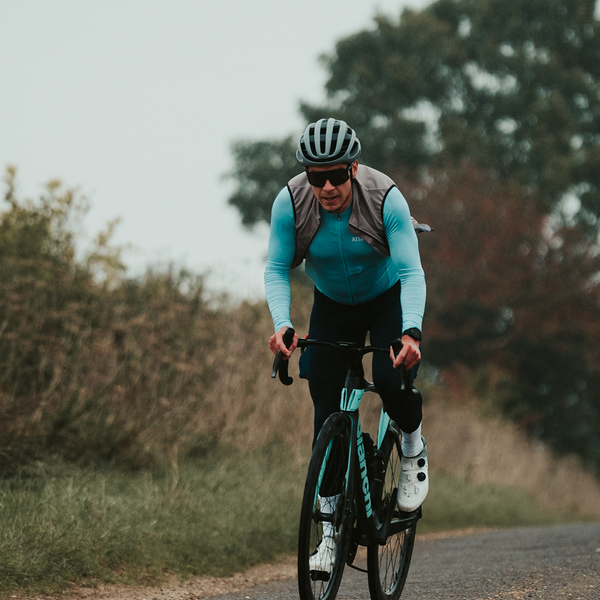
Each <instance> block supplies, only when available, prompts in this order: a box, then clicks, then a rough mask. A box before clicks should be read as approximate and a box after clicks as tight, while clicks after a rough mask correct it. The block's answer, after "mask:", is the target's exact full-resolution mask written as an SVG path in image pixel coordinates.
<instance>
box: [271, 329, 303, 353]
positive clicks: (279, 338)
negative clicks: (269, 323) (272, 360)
mask: <svg viewBox="0 0 600 600" xmlns="http://www.w3.org/2000/svg"><path fill="white" fill-rule="evenodd" d="M287 330H288V327H282V328H281V329H280V330H279V331H277V332H275V333H274V334H273V335H272V336H271V339H270V340H269V348H271V352H272V353H273V354H277V351H278V350H281V352H282V353H283V359H284V360H288V359H289V358H290V356H292V353H293V352H294V350H295V349H296V346H297V345H298V334H297V333H294V340H293V342H292V345H291V346H290V347H289V349H288V348H286V346H285V343H284V342H283V334H284V333H285V332H286V331H287Z"/></svg>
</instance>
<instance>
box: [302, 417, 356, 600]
mask: <svg viewBox="0 0 600 600" xmlns="http://www.w3.org/2000/svg"><path fill="white" fill-rule="evenodd" d="M349 449H350V419H349V417H348V416H347V415H344V414H342V413H335V414H333V415H331V416H330V417H329V418H328V419H327V421H325V424H324V425H323V427H322V429H321V432H320V433H319V436H318V438H317V442H316V444H315V447H314V450H313V454H312V458H311V461H310V464H309V467H308V474H307V477H306V485H305V488H304V497H303V500H302V510H301V515H300V531H299V539H298V588H299V592H300V598H301V600H332V599H333V598H335V595H336V594H337V591H338V588H339V586H340V583H341V580H342V574H343V572H344V565H345V561H346V556H347V554H348V549H349V546H350V538H351V535H352V527H353V525H354V492H353V483H352V479H353V477H354V475H353V474H352V473H351V470H350V469H349V468H348V462H349V460H350V457H349ZM348 479H350V481H348ZM333 493H335V494H338V493H339V494H340V495H339V498H338V500H337V503H336V508H335V510H334V511H333V514H332V516H331V517H330V518H329V519H327V518H325V519H324V518H323V513H322V512H321V511H320V506H319V498H320V497H321V496H327V497H331V496H332V495H333ZM327 520H329V521H331V524H332V525H333V528H334V532H335V533H334V539H335V541H336V544H335V551H334V558H333V565H332V566H331V570H330V573H329V574H327V573H326V572H325V571H318V572H317V571H311V570H310V566H309V560H310V557H311V555H312V554H313V553H315V552H316V551H317V547H318V545H319V543H320V541H321V539H322V537H323V522H324V521H327Z"/></svg>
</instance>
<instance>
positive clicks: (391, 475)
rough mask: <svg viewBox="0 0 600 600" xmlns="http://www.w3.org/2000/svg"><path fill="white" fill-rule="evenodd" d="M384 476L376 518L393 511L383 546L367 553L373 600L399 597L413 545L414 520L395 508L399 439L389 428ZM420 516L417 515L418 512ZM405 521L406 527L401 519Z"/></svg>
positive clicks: (415, 520) (385, 442)
mask: <svg viewBox="0 0 600 600" xmlns="http://www.w3.org/2000/svg"><path fill="white" fill-rule="evenodd" d="M381 450H382V452H383V462H384V465H385V477H384V478H383V489H382V493H381V502H380V505H379V511H378V517H379V519H380V521H383V520H384V519H385V518H386V516H387V515H388V514H389V511H393V512H392V515H391V522H390V528H389V535H388V538H387V539H386V543H385V545H384V546H380V545H379V544H377V543H374V544H371V545H370V546H369V548H368V551H367V564H368V575H369V591H370V593H371V598H372V599H373V600H397V599H398V598H399V597H400V594H402V590H403V588H404V583H405V581H406V576H407V575H408V568H409V566H410V559H411V556H412V551H413V545H414V542H415V534H416V527H417V520H418V517H417V516H416V515H415V518H414V519H410V516H411V515H410V514H409V513H403V512H401V511H400V510H399V509H398V505H397V500H396V497H397V487H398V480H399V478H400V456H401V451H400V438H399V435H398V433H397V431H396V430H395V429H394V428H393V427H392V425H390V426H389V427H388V430H387V432H386V434H385V438H384V440H383V444H382V446H381ZM419 514H420V513H419ZM405 519H409V521H408V523H407V525H406V526H404V525H403V520H405Z"/></svg>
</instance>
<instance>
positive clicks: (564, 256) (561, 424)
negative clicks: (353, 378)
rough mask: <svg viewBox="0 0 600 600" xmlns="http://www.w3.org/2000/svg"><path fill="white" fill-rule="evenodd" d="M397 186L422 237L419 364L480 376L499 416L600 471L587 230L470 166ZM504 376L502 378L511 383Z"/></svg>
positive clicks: (595, 318)
mask: <svg viewBox="0 0 600 600" xmlns="http://www.w3.org/2000/svg"><path fill="white" fill-rule="evenodd" d="M430 175H431V177H430V179H429V180H428V182H427V184H426V185H418V186H414V187H413V186H411V185H410V183H407V184H406V185H404V186H402V187H403V188H404V189H405V191H406V193H407V195H408V197H409V199H410V203H411V206H412V207H413V209H414V210H415V211H416V212H417V213H418V214H419V215H422V216H423V218H424V219H425V220H431V221H432V222H435V224H436V229H437V231H436V232H435V233H434V234H433V235H431V236H430V237H428V238H426V239H424V240H422V242H421V254H422V256H423V262H424V265H425V268H426V275H427V287H428V300H427V317H426V322H425V333H426V335H425V343H424V353H425V358H426V359H427V360H428V361H430V362H432V363H434V364H435V365H437V366H438V367H441V368H442V369H445V370H446V371H447V370H448V369H451V368H452V367H454V366H455V365H458V364H462V365H468V366H469V368H470V369H471V370H475V371H477V370H480V371H483V372H484V373H487V375H485V377H483V380H482V381H484V382H487V385H491V384H494V385H495V386H496V388H497V392H498V394H497V399H498V400H497V401H498V402H499V403H500V407H501V408H502V410H503V411H504V412H505V413H506V414H507V415H509V416H510V417H512V418H513V419H514V420H515V421H516V422H518V423H520V424H521V425H522V426H523V427H524V428H525V429H527V430H528V431H529V432H530V433H532V434H534V435H536V436H538V437H540V438H542V439H544V440H545V441H547V442H549V443H551V444H552V445H553V446H554V448H556V449H557V450H559V451H562V452H573V451H577V452H578V453H579V454H580V455H581V456H583V457H584V458H585V459H586V460H587V461H588V463H589V464H591V465H594V466H595V467H596V468H597V469H598V470H599V471H600V408H599V406H598V401H597V398H598V397H599V396H600V350H599V348H600V279H599V277H598V273H599V272H600V252H599V251H598V245H597V242H596V232H595V228H594V227H593V226H591V225H590V224H588V223H585V222H583V221H581V222H577V223H574V222H573V223H571V224H561V219H552V218H550V217H548V216H547V215H546V214H545V212H544V209H543V205H542V203H541V202H540V200H539V199H537V198H535V197H532V196H527V197H524V196H523V193H522V191H521V190H520V188H519V187H517V186H515V185H507V184H503V183H502V182H500V181H499V180H498V176H497V174H496V173H495V172H490V171H487V172H484V171H481V170H479V169H476V168H474V167H473V166H472V165H468V164H467V165H461V166H460V167H459V168H456V169H449V168H446V169H445V170H444V171H435V170H432V171H431V172H430ZM507 375H508V378H507Z"/></svg>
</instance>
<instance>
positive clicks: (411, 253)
mask: <svg viewBox="0 0 600 600" xmlns="http://www.w3.org/2000/svg"><path fill="white" fill-rule="evenodd" d="M315 202H316V199H315ZM351 209H352V205H350V206H349V207H348V208H347V209H346V211H345V212H344V213H342V214H340V215H336V214H331V213H328V212H327V211H326V210H324V209H323V208H320V216H321V224H320V226H319V229H318V230H317V233H316V235H315V237H314V238H313V240H312V242H311V243H310V246H309V247H308V250H307V252H306V273H307V274H308V275H309V277H310V278H311V279H312V280H313V282H314V284H315V286H316V288H317V289H318V290H319V291H320V292H322V293H323V294H325V295H326V296H328V297H329V298H331V299H332V300H335V301H336V302H340V303H341V304H349V305H356V304H362V303H363V302H368V301H369V300H372V299H373V298H376V297H377V296H379V295H380V294H382V293H383V292H385V291H387V290H388V289H390V288H391V287H392V286H393V285H395V284H396V283H397V282H398V280H400V283H401V291H400V303H401V306H402V326H403V330H406V329H409V328H411V327H417V328H418V329H420V330H421V329H422V322H423V312H424V310H425V295H426V287H425V275H424V273H423V268H422V266H421V258H420V256H419V247H418V242H417V235H416V233H415V231H414V228H413V225H412V222H411V218H410V210H409V208H408V204H407V202H406V200H405V198H404V196H403V195H402V194H401V192H400V190H398V188H395V187H394V188H392V189H391V190H390V191H389V193H388V194H387V196H386V198H385V202H384V205H383V223H384V228H385V234H386V237H387V241H388V244H389V247H390V256H382V255H381V254H379V253H378V252H377V251H376V250H374V249H373V248H372V247H371V246H370V245H369V244H368V243H367V242H366V241H365V240H363V239H362V238H361V237H360V236H357V235H354V234H353V233H352V232H351V231H350V230H349V229H348V221H349V218H350V213H351ZM295 248H296V227H295V221H294V209H293V206H292V199H291V196H290V192H289V189H288V188H287V187H286V188H284V189H283V190H282V191H281V192H280V193H279V195H278V196H277V198H276V199H275V202H274V203H273V208H272V212H271V234H270V238H269V253H268V258H267V265H266V268H265V293H266V297H267V302H268V304H269V310H270V311H271V316H272V317H273V323H274V325H275V331H278V330H279V329H281V328H282V327H286V326H287V327H291V326H292V322H291V319H290V304H291V290H290V282H289V271H290V266H291V264H292V260H293V258H294V251H295Z"/></svg>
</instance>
